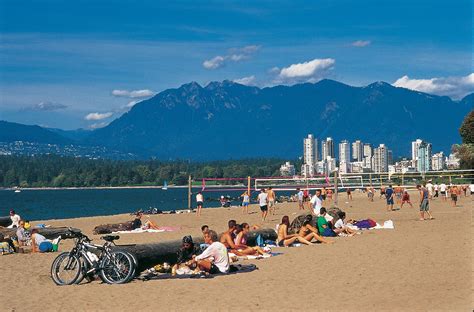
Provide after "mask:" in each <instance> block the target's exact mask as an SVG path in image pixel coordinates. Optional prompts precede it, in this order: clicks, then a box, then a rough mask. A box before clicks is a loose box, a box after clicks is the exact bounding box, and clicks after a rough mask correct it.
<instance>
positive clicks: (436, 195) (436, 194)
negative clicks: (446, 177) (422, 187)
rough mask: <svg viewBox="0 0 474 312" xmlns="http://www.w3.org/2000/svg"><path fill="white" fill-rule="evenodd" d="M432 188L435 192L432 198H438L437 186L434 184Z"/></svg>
mask: <svg viewBox="0 0 474 312" xmlns="http://www.w3.org/2000/svg"><path fill="white" fill-rule="evenodd" d="M433 188H434V192H435V193H434V195H433V197H438V196H439V185H438V183H435V184H434V186H433Z"/></svg>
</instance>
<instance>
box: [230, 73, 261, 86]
mask: <svg viewBox="0 0 474 312" xmlns="http://www.w3.org/2000/svg"><path fill="white" fill-rule="evenodd" d="M255 81H256V78H255V76H253V75H252V76H248V77H243V78H240V79H235V80H234V82H236V83H240V84H242V85H245V86H251V85H255Z"/></svg>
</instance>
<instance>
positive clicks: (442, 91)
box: [393, 73, 474, 99]
mask: <svg viewBox="0 0 474 312" xmlns="http://www.w3.org/2000/svg"><path fill="white" fill-rule="evenodd" d="M393 85H394V86H395V87H402V88H407V89H411V90H416V91H421V92H426V93H431V94H436V95H447V96H450V97H452V98H454V99H460V98H462V97H463V96H465V95H467V94H469V93H472V92H474V73H471V74H469V75H467V76H464V77H438V78H428V79H411V78H410V77H408V76H407V75H405V76H403V77H401V78H399V79H397V81H395V82H394V83H393Z"/></svg>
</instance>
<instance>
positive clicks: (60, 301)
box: [0, 192, 474, 311]
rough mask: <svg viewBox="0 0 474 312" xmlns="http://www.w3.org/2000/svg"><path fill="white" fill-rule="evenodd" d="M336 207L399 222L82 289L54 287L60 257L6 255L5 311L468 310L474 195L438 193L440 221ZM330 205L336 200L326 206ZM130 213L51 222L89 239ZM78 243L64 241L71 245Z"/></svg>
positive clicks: (190, 222)
mask: <svg viewBox="0 0 474 312" xmlns="http://www.w3.org/2000/svg"><path fill="white" fill-rule="evenodd" d="M339 198H340V200H339V207H340V208H342V209H343V210H344V211H346V212H347V214H348V218H355V219H364V218H368V217H370V218H373V219H375V220H376V221H377V222H379V223H383V221H385V220H389V219H391V220H393V221H394V224H395V229H394V230H371V231H365V232H364V234H362V235H358V236H355V237H340V238H335V239H334V240H335V241H336V242H335V244H333V245H321V244H318V245H315V246H302V247H297V248H274V249H273V251H275V252H282V253H283V255H280V256H276V257H273V258H270V259H264V260H253V261H244V262H243V263H254V264H256V265H257V266H258V270H257V271H254V272H250V273H239V274H234V275H229V276H218V277H215V278H213V279H186V280H151V281H146V282H143V281H139V280H135V281H133V282H131V283H129V284H125V285H106V284H102V283H101V282H100V281H95V282H92V283H90V284H83V285H79V286H63V287H59V286H56V285H55V284H54V283H53V281H52V280H51V278H50V273H49V271H50V266H51V263H52V261H53V259H54V258H55V257H56V256H57V253H50V254H15V255H5V256H0V285H2V287H1V289H2V291H1V294H2V295H1V297H2V304H1V305H0V311H27V310H29V311H38V310H42V311H57V310H69V311H111V310H114V311H125V310H134V311H144V310H148V311H150V310H151V309H152V310H158V311H176V310H181V311H190V310H198V311H203V310H210V311H222V310H224V311H226V310H234V309H237V308H241V309H244V310H252V311H254V310H260V311H269V310H278V311H280V310H290V311H294V310H300V311H309V310H311V311H315V310H339V311H340V310H349V311H362V310H364V311H367V310H397V311H400V310H404V311H413V310H451V311H452V310H456V311H471V310H472V308H473V307H474V301H473V298H472V293H473V284H472V282H473V280H474V278H473V277H474V274H473V262H472V260H473V258H472V250H473V240H472V237H474V236H473V226H472V208H473V203H474V201H473V199H474V198H470V197H467V198H465V197H462V198H461V200H460V202H459V203H458V204H459V206H458V207H451V205H450V202H449V201H448V202H443V201H441V200H439V199H437V200H434V201H432V202H431V211H432V213H433V215H434V217H435V218H436V219H435V220H431V221H417V219H418V209H417V206H418V205H417V204H416V203H417V200H418V198H417V195H415V194H414V193H413V194H412V201H413V202H414V205H415V208H413V209H411V208H410V207H409V206H404V207H403V209H402V210H399V211H393V212H387V211H386V210H385V201H384V200H383V199H378V197H376V199H375V202H373V203H371V202H368V201H367V198H366V197H365V195H364V194H359V193H356V192H355V193H354V200H353V201H351V202H350V203H346V196H345V194H342V195H340V197H339ZM325 206H328V207H329V206H331V204H328V203H326V204H325ZM249 210H250V212H251V213H250V214H248V215H247V214H245V215H244V214H242V212H241V210H240V208H237V207H236V208H229V209H227V208H222V209H205V210H204V211H203V214H202V216H201V217H200V218H198V217H197V216H196V215H195V214H176V215H155V216H151V219H152V220H153V221H154V222H156V223H157V224H158V225H163V226H180V227H181V230H179V231H175V232H165V233H143V234H123V235H121V239H120V241H119V243H123V244H126V243H146V242H160V241H165V240H169V239H179V238H181V237H182V236H184V235H187V234H192V235H200V226H201V225H202V224H208V225H209V226H210V227H211V228H212V229H215V230H216V231H218V232H221V231H224V230H225V228H226V223H227V220H229V219H236V220H237V221H238V222H248V223H250V224H261V221H260V214H259V211H258V207H257V206H255V205H252V206H251V207H250V209H249ZM298 213H299V212H298V207H297V204H296V203H284V204H278V206H277V211H276V214H275V215H274V216H269V217H268V219H267V221H266V222H264V223H263V227H268V228H274V227H275V225H276V224H277V223H279V222H280V220H281V217H282V216H283V215H285V214H286V215H289V216H290V219H293V218H294V217H295V216H297V215H298ZM130 219H131V216H129V215H115V216H106V217H91V218H80V219H67V220H48V221H39V222H35V223H47V224H50V225H53V226H73V227H77V228H80V229H82V230H83V231H84V232H85V233H86V234H87V235H90V236H91V237H93V239H94V241H95V242H100V239H99V237H100V236H97V235H92V229H93V227H94V226H95V225H98V224H103V223H117V222H123V221H126V220H130ZM70 247H71V241H64V242H62V243H61V246H60V251H64V250H69V248H70Z"/></svg>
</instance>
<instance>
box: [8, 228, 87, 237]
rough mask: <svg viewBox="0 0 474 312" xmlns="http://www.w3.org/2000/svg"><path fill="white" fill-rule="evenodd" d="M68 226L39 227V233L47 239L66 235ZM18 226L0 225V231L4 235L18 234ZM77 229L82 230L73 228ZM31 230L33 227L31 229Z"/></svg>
mask: <svg viewBox="0 0 474 312" xmlns="http://www.w3.org/2000/svg"><path fill="white" fill-rule="evenodd" d="M68 229H69V228H68V227H56V228H38V233H40V234H41V235H43V236H44V237H46V238H47V239H55V238H56V237H58V236H59V235H66V234H67V233H69V231H68ZM16 230H17V229H16V228H13V229H7V228H5V227H0V233H2V234H3V235H4V236H10V237H13V236H16ZM73 230H75V231H80V230H78V229H73ZM30 231H31V229H30Z"/></svg>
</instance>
